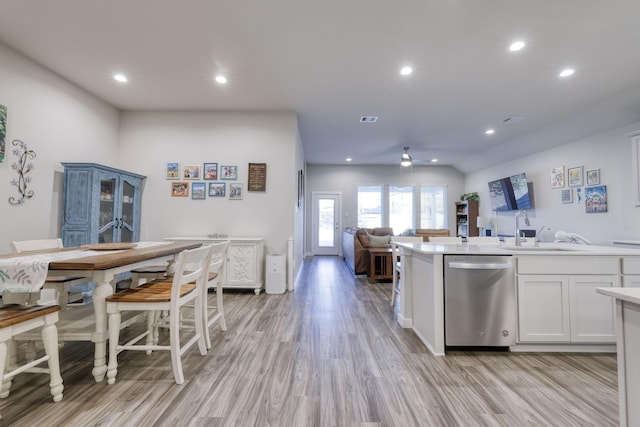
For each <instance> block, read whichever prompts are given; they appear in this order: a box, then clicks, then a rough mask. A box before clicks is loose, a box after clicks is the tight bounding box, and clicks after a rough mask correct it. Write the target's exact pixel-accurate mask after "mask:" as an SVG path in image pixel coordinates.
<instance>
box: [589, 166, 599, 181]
mask: <svg viewBox="0 0 640 427" xmlns="http://www.w3.org/2000/svg"><path fill="white" fill-rule="evenodd" d="M598 184H600V169H591V170H588V171H587V185H598Z"/></svg>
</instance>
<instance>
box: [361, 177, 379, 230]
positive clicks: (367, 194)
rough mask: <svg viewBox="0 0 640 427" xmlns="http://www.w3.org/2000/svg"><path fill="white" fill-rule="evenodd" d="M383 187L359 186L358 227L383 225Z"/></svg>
mask: <svg viewBox="0 0 640 427" xmlns="http://www.w3.org/2000/svg"><path fill="white" fill-rule="evenodd" d="M382 187H383V186H382V185H359V186H358V227H363V228H375V227H382Z"/></svg>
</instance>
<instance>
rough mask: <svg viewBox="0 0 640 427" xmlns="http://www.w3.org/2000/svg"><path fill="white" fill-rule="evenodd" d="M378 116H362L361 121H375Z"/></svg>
mask: <svg viewBox="0 0 640 427" xmlns="http://www.w3.org/2000/svg"><path fill="white" fill-rule="evenodd" d="M376 120H378V118H377V117H376V116H362V117H360V123H374V122H375V121H376Z"/></svg>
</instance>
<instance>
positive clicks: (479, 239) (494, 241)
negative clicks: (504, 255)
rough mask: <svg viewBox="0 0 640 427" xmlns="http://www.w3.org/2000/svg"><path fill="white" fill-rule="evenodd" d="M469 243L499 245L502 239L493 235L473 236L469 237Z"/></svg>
mask: <svg viewBox="0 0 640 427" xmlns="http://www.w3.org/2000/svg"><path fill="white" fill-rule="evenodd" d="M467 243H469V244H470V245H499V244H500V239H499V238H498V237H492V236H471V237H467Z"/></svg>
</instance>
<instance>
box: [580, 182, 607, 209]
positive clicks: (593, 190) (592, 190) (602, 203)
mask: <svg viewBox="0 0 640 427" xmlns="http://www.w3.org/2000/svg"><path fill="white" fill-rule="evenodd" d="M584 205H585V207H586V210H587V213H602V212H607V186H606V185H597V186H595V187H586V188H585V189H584Z"/></svg>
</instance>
